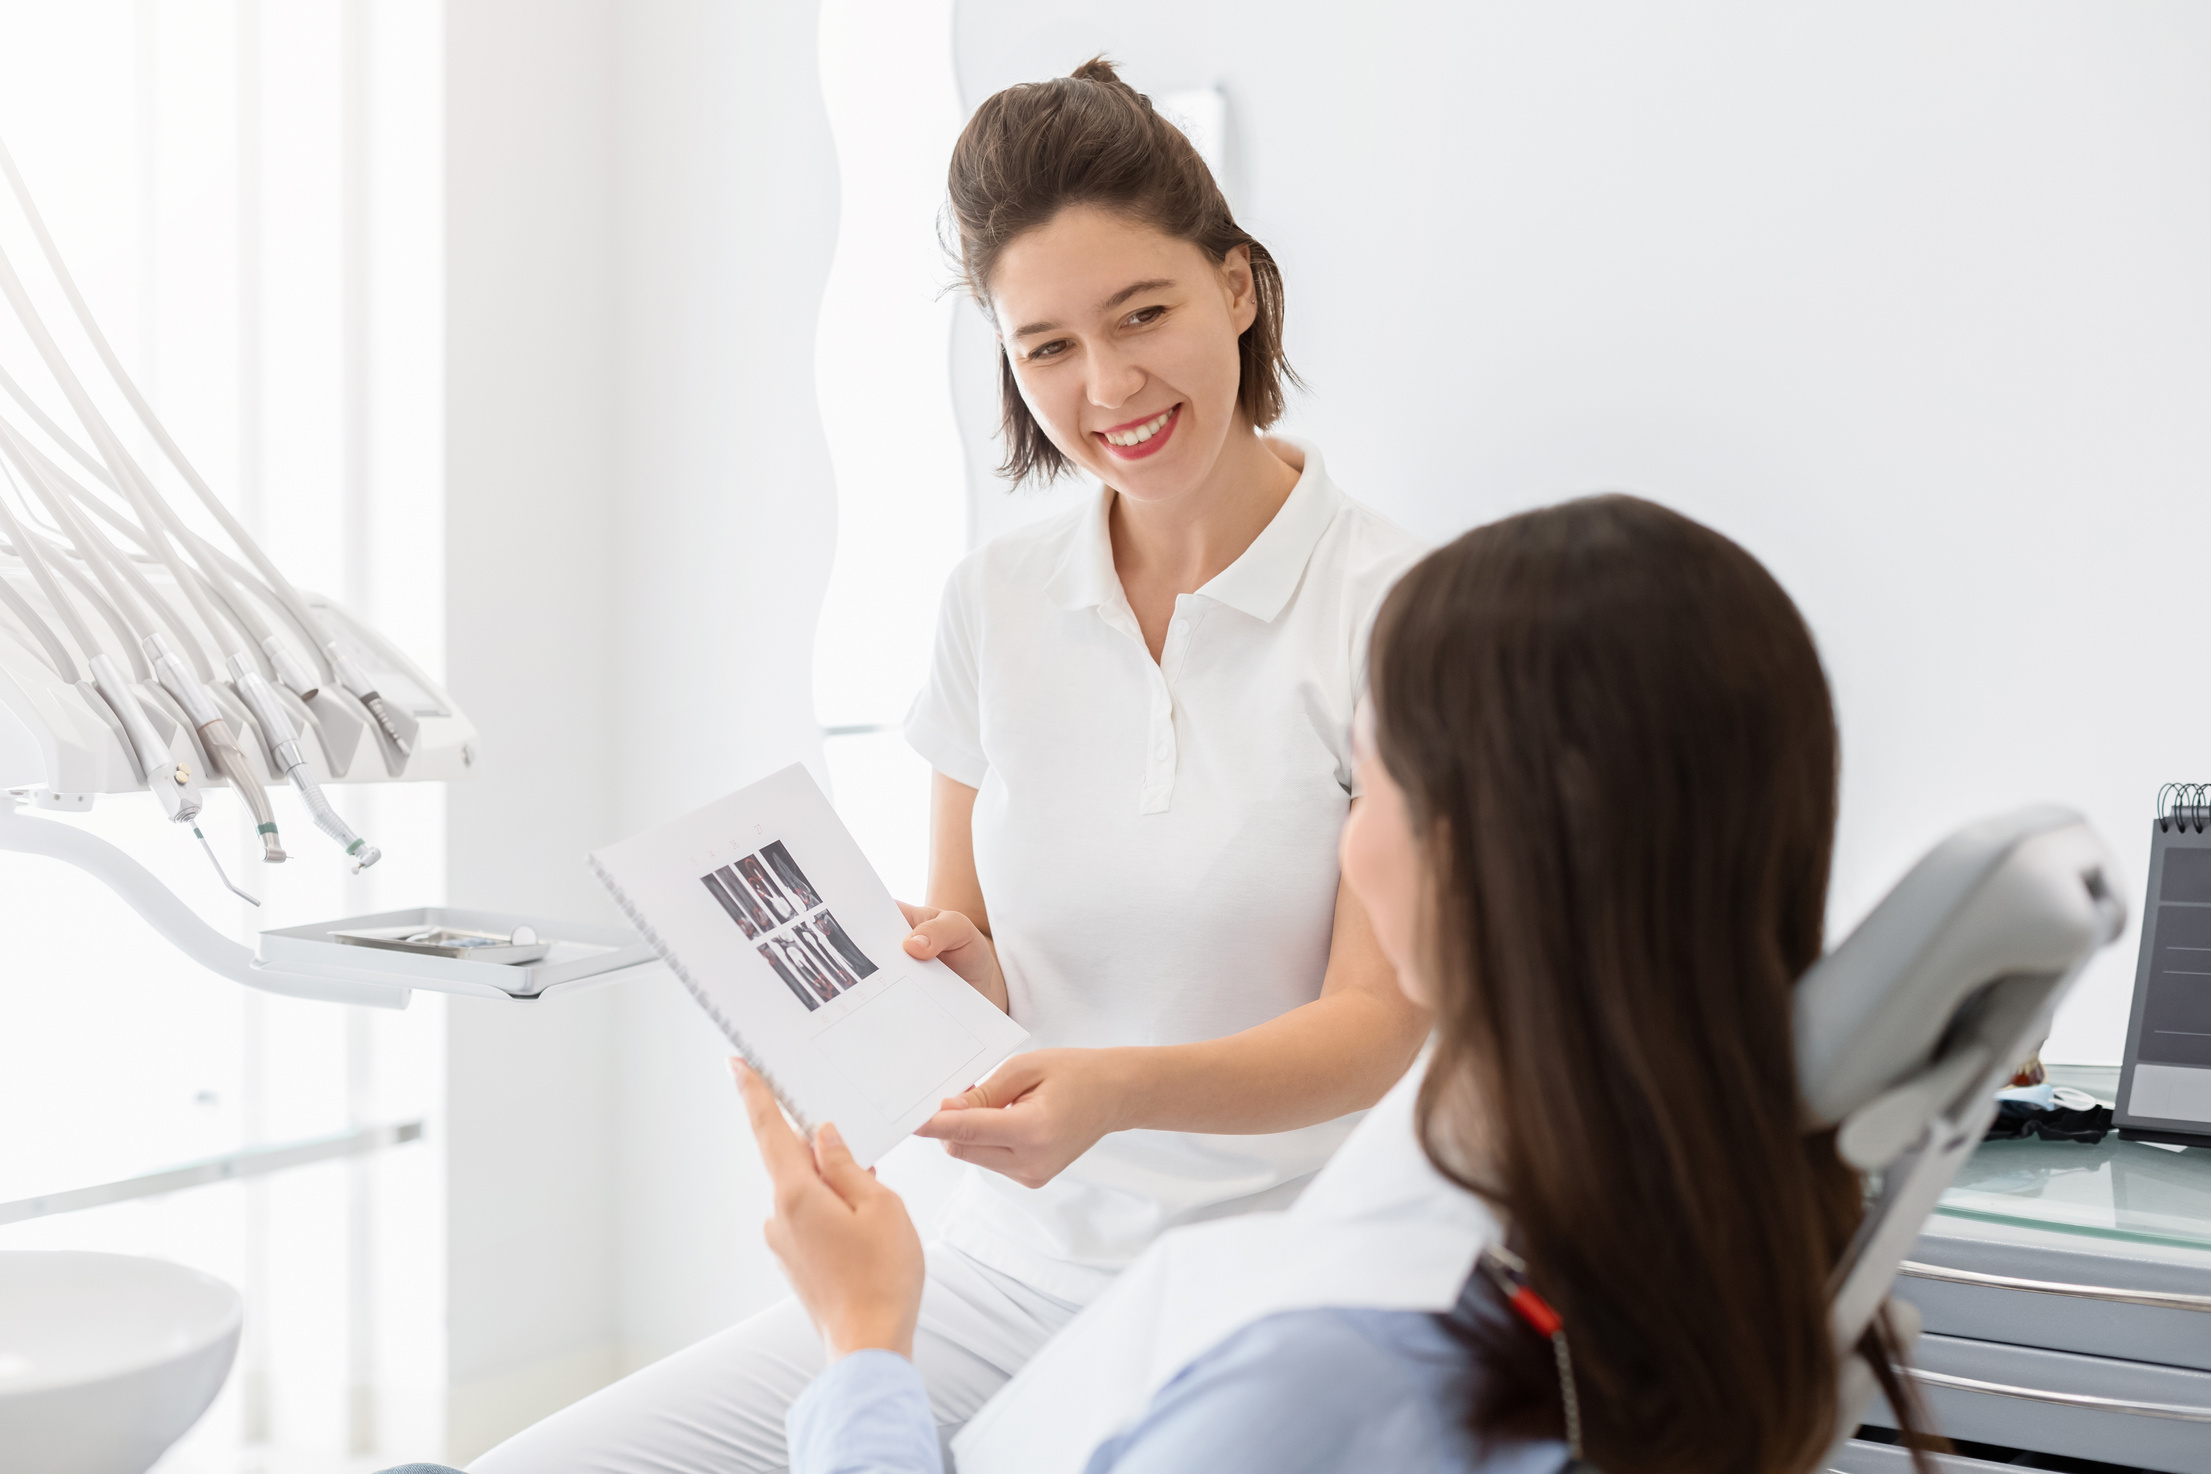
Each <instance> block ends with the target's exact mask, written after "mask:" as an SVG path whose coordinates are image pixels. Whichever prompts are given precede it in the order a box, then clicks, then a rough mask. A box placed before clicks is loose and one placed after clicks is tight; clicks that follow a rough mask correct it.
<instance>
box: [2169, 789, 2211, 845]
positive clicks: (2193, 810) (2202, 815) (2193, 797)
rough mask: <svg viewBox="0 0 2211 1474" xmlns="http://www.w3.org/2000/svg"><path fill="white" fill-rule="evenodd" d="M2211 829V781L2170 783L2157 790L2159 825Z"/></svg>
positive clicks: (2202, 829) (2201, 831)
mask: <svg viewBox="0 0 2211 1474" xmlns="http://www.w3.org/2000/svg"><path fill="white" fill-rule="evenodd" d="M2176 826H2177V827H2179V828H2182V829H2192V830H2194V831H2195V832H2196V833H2198V834H2201V833H2203V832H2204V831H2205V830H2206V829H2211V783H2168V784H2166V785H2165V786H2164V787H2162V788H2160V789H2158V790H2157V827H2158V828H2159V829H2161V830H2166V829H2172V828H2174V827H2176Z"/></svg>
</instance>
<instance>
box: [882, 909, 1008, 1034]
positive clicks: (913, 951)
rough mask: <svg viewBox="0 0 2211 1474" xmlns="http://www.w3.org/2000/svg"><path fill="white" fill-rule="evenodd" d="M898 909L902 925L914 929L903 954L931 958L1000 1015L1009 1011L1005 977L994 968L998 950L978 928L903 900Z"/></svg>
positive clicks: (949, 913)
mask: <svg viewBox="0 0 2211 1474" xmlns="http://www.w3.org/2000/svg"><path fill="white" fill-rule="evenodd" d="M898 909H899V910H901V911H903V912H905V913H906V925H908V926H910V927H912V928H913V929H914V932H913V935H912V936H910V937H908V938H906V955H907V956H908V957H918V958H920V959H922V960H923V961H925V962H926V961H927V960H928V959H930V958H932V957H934V958H936V959H937V960H938V961H939V962H942V963H943V964H944V965H945V966H946V967H949V968H951V969H952V971H954V972H956V973H958V974H959V975H960V977H961V978H962V979H963V980H965V981H966V983H967V985H968V986H969V987H971V988H973V989H974V990H975V991H976V992H978V993H980V994H982V995H983V996H984V997H985V998H988V999H989V1000H990V1001H991V1002H993V1003H995V1004H997V1005H998V1009H999V1011H1000V1012H1001V1013H1004V1012H1010V1010H1009V1009H1008V1008H1007V1007H1006V975H1005V973H1004V972H1002V971H1000V969H999V967H998V949H997V948H996V947H994V946H992V945H991V941H990V938H989V937H986V936H984V935H983V931H982V928H981V927H978V926H977V925H976V924H975V923H974V922H973V921H971V920H969V919H968V918H967V917H965V916H962V915H961V914H960V913H959V912H957V911H940V910H938V909H937V908H936V907H934V906H909V905H907V904H906V903H905V902H904V901H900V902H899V903H898Z"/></svg>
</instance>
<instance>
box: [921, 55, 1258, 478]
mask: <svg viewBox="0 0 2211 1474" xmlns="http://www.w3.org/2000/svg"><path fill="white" fill-rule="evenodd" d="M949 185H950V190H951V196H952V217H953V221H954V223H955V224H956V226H957V228H958V231H959V266H960V275H961V278H962V280H963V282H964V283H965V285H966V287H967V290H968V293H969V294H970V295H971V296H973V297H974V299H975V300H976V302H977V303H979V304H980V305H981V306H982V309H983V310H984V311H985V312H988V311H990V295H989V282H990V274H991V271H992V269H993V268H994V267H996V266H997V264H998V257H999V256H1000V254H1001V253H1003V252H1004V251H1005V249H1006V247H1007V246H1008V245H1010V244H1012V242H1013V241H1014V240H1015V238H1016V237H1018V236H1021V235H1023V234H1025V233H1026V232H1028V231H1031V230H1034V229H1036V228H1037V227H1038V226H1041V225H1044V224H1047V223H1048V222H1050V221H1051V219H1052V218H1053V217H1054V216H1056V215H1058V214H1059V212H1060V211H1062V210H1064V209H1066V208H1067V207H1068V206H1069V205H1098V206H1102V207H1104V208H1106V209H1110V210H1115V211H1118V212H1120V213H1122V214H1125V215H1128V216H1130V217H1132V218H1134V219H1137V220H1141V221H1143V222H1144V223H1145V224H1147V225H1150V226H1153V227H1155V228H1156V229H1158V230H1161V231H1163V232H1165V233H1166V234H1168V235H1171V236H1173V237H1175V238H1176V239H1177V240H1185V241H1188V242H1190V243H1191V244H1192V245H1194V246H1196V247H1198V249H1200V250H1202V251H1204V252H1205V254H1206V255H1207V256H1208V257H1210V258H1212V260H1213V262H1214V264H1215V265H1218V264H1219V263H1221V262H1222V261H1225V260H1226V259H1228V253H1229V252H1230V251H1233V250H1235V249H1236V248H1237V247H1238V246H1243V247H1246V248H1247V249H1249V250H1250V252H1251V280H1252V289H1253V293H1254V295H1255V296H1257V298H1258V299H1259V315H1258V316H1257V317H1254V318H1253V319H1252V323H1251V326H1250V327H1248V328H1246V329H1244V331H1243V335H1242V336H1241V337H1240V338H1239V339H1238V340H1237V343H1236V349H1237V356H1238V358H1239V360H1240V361H1241V367H1242V378H1241V381H1240V382H1239V384H1238V387H1237V393H1236V403H1237V407H1238V408H1239V409H1241V410H1242V411H1243V412H1244V417H1245V418H1246V419H1248V420H1250V421H1251V423H1252V427H1253V428H1254V429H1260V430H1263V429H1265V428H1266V427H1267V426H1269V425H1271V424H1273V423H1274V422H1275V421H1276V420H1278V419H1280V418H1282V407H1283V398H1284V386H1285V385H1294V384H1297V382H1298V378H1297V375H1296V374H1295V373H1294V372H1293V371H1292V370H1291V368H1290V361H1289V359H1288V357H1287V356H1286V355H1285V354H1284V353H1283V350H1282V272H1281V270H1280V268H1278V267H1277V266H1276V265H1275V262H1274V257H1273V256H1272V255H1271V254H1269V253H1268V251H1267V248H1266V247H1265V246H1263V245H1261V244H1259V242H1258V241H1256V240H1254V239H1252V237H1251V235H1250V233H1249V232H1247V231H1245V230H1244V229H1243V228H1242V227H1241V226H1239V225H1238V224H1237V223H1236V217H1235V216H1234V215H1233V214H1231V213H1230V211H1229V208H1228V200H1227V198H1226V197H1225V196H1223V195H1222V193H1221V187H1220V185H1219V184H1218V183H1216V182H1215V180H1214V178H1213V171H1212V170H1210V169H1208V168H1206V166H1205V160H1204V159H1202V158H1200V157H1199V156H1198V151H1197V149H1196V148H1195V147H1193V146H1192V145H1191V142H1190V140H1189V139H1188V138H1186V137H1184V136H1183V134H1182V130H1181V129H1179V128H1177V127H1175V125H1174V124H1172V123H1170V122H1168V121H1167V120H1166V119H1165V118H1162V117H1161V116H1160V115H1159V114H1158V113H1157V112H1155V111H1153V109H1152V103H1151V99H1150V98H1148V97H1146V96H1145V95H1144V94H1143V93H1141V92H1138V91H1137V90H1136V89H1135V88H1133V87H1131V86H1129V84H1128V83H1126V82H1124V81H1122V80H1121V78H1120V76H1119V74H1117V73H1116V72H1115V71H1114V69H1113V63H1111V62H1109V61H1107V60H1106V59H1105V58H1103V57H1093V58H1091V59H1090V60H1089V61H1086V62H1084V63H1083V64H1082V65H1081V66H1079V67H1077V68H1075V70H1074V72H1073V74H1072V75H1069V76H1065V77H1054V78H1053V79H1052V80H1050V81H1049V82H1024V83H1022V84H1021V85H1019V86H1017V87H1008V88H1007V89H1006V90H1005V91H1003V92H1000V93H997V94H996V95H994V96H992V97H991V98H990V99H989V100H987V101H986V102H984V103H983V105H982V106H981V107H979V108H977V109H976V110H975V116H974V117H972V118H970V119H968V121H967V127H966V128H965V129H963V130H962V131H961V133H960V141H959V142H958V143H957V144H956V145H954V147H953V149H952V167H951V171H950V178H949ZM998 397H999V413H1000V422H999V424H1000V433H1001V434H1002V435H1003V436H1004V437H1005V442H1006V457H1005V460H1004V461H1002V462H1001V463H1000V464H999V467H998V474H999V475H1001V476H1003V477H1005V478H1006V479H1007V480H1009V481H1014V482H1020V481H1022V480H1025V479H1027V478H1028V477H1029V476H1031V475H1036V476H1041V477H1042V478H1043V479H1044V480H1046V481H1049V480H1051V479H1053V478H1054V477H1056V476H1058V475H1059V474H1060V473H1061V472H1062V471H1064V470H1066V469H1067V465H1068V461H1067V457H1066V456H1065V455H1064V454H1062V453H1061V451H1060V448H1059V447H1058V446H1056V445H1054V444H1052V442H1051V440H1050V439H1049V438H1048V437H1047V436H1046V435H1045V433H1044V427H1043V426H1041V425H1039V424H1038V423H1037V422H1036V417H1035V416H1033V415H1031V414H1030V413H1029V407H1028V405H1026V404H1024V403H1023V402H1022V399H1021V386H1020V385H1019V384H1018V383H1017V382H1016V381H1015V379H1014V376H1013V364H1012V362H1011V361H1010V360H1009V359H1008V358H1007V357H1006V355H1005V354H1004V353H1001V354H1000V355H999V358H998Z"/></svg>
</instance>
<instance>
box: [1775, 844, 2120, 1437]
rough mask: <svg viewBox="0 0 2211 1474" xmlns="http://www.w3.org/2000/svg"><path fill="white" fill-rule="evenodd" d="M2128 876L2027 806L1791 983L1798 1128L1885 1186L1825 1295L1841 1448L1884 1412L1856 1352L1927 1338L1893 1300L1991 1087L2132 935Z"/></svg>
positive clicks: (1917, 871) (1976, 1136)
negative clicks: (2125, 888) (1868, 1339)
mask: <svg viewBox="0 0 2211 1474" xmlns="http://www.w3.org/2000/svg"><path fill="white" fill-rule="evenodd" d="M2118 877H2119V870H2118V865H2117V863H2116V861H2114V859H2113V858H2112V856H2111V853H2110V851H2109V850H2108V849H2106V848H2105V846H2104V844H2103V842H2102V840H2101V839H2099V838H2098V837H2097V835H2096V834H2095V832H2094V831H2093V830H2091V829H2090V828H2089V827H2088V825H2087V823H2086V822H2085V821H2084V820H2082V819H2081V817H2080V816H2079V815H2077V814H2074V813H2071V812H2069V811H2067V810H2064V809H2059V808H2051V807H2034V808H2026V809H2020V810H2016V811H2014V812H2012V813H2010V814H2005V815H2001V816H1999V817H1997V818H1993V819H1989V820H1986V821H1984V822H1982V823H1978V824H1974V825H1971V826H1969V827H1967V828H1965V829H1962V830H1960V831H1958V833H1956V834H1954V835H1952V836H1951V837H1950V838H1949V839H1947V840H1945V841H1944V842H1943V843H1942V844H1940V845H1938V846H1936V848H1935V849H1933V850H1932V851H1930V852H1929V853H1928V854H1927V856H1926V858H1924V859H1922V860H1921V861H1920V862H1919V863H1918V864H1917V865H1915V866H1914V867H1913V868H1912V869H1911V871H1910V872H1909V873H1908V874H1907V875H1905V877H1904V878H1903V880H1901V881H1899V882H1898V883H1897V885H1896V888H1895V889H1894V890H1892V891H1890V892H1889V894H1888V895H1887V896H1886V897H1884V898H1883V899H1882V901H1881V903H1880V905H1878V906H1876V907H1875V908H1874V909H1873V911H1872V912H1871V913H1870V914H1869V915H1868V916H1867V917H1866V919H1865V920H1864V921H1863V922H1861V923H1860V924H1859V925H1858V927H1857V929H1856V930H1855V931H1853V932H1852V933H1851V934H1850V936H1849V937H1848V938H1847V939H1846V940H1844V942H1843V943H1842V945H1840V946H1839V947H1837V948H1836V949H1835V950H1834V951H1832V952H1830V953H1829V954H1828V955H1827V956H1825V957H1823V958H1821V959H1820V961H1819V962H1818V963H1816V964H1814V966H1813V967H1812V969H1811V970H1810V971H1809V972H1807V973H1806V974H1805V975H1804V977H1803V979H1802V980H1801V981H1800V982H1799V983H1798V984H1797V990H1796V1019H1795V1037H1796V1055H1797V1082H1798V1091H1799V1093H1800V1094H1801V1096H1802V1097H1803V1106H1804V1127H1805V1129H1806V1130H1807V1131H1820V1130H1827V1129H1835V1130H1836V1132H1837V1136H1836V1146H1837V1149H1838V1150H1839V1151H1840V1152H1841V1154H1842V1156H1843V1159H1844V1160H1845V1161H1847V1162H1849V1163H1850V1164H1851V1165H1852V1166H1853V1167H1856V1168H1857V1169H1859V1170H1860V1171H1862V1172H1867V1173H1878V1174H1879V1183H1880V1188H1879V1192H1878V1193H1877V1195H1876V1196H1875V1198H1874V1200H1873V1201H1872V1203H1871V1204H1870V1205H1869V1206H1868V1208H1867V1211H1866V1216H1865V1219H1864V1222H1863V1223H1862V1224H1861V1225H1860V1227H1859V1230H1858V1233H1857V1236H1856V1237H1855V1238H1854V1239H1853V1240H1852V1242H1851V1244H1850V1246H1849V1248H1848V1249H1847V1250H1846V1251H1845V1253H1844V1255H1843V1259H1842V1262H1841V1263H1840V1264H1838V1265H1837V1266H1836V1269H1835V1272H1834V1277H1833V1280H1832V1282H1831V1286H1830V1289H1831V1303H1832V1306H1833V1317H1834V1320H1833V1325H1834V1338H1835V1348H1836V1352H1837V1355H1838V1358H1839V1359H1840V1360H1841V1362H1842V1366H1843V1379H1842V1388H1841V1400H1840V1403H1839V1405H1838V1407H1837V1410H1836V1426H1837V1429H1838V1444H1839V1443H1840V1441H1841V1440H1843V1439H1847V1438H1848V1437H1849V1436H1850V1431H1851V1430H1852V1429H1854V1428H1856V1427H1857V1426H1858V1424H1859V1422H1860V1421H1861V1416H1862V1414H1863V1413H1864V1412H1865V1409H1866V1408H1867V1406H1868V1405H1869V1404H1870V1403H1871V1402H1872V1400H1873V1396H1874V1392H1875V1386H1874V1378H1873V1373H1872V1369H1871V1368H1870V1367H1869V1366H1868V1365H1867V1364H1866V1362H1865V1361H1864V1360H1863V1359H1862V1358H1861V1357H1859V1356H1858V1355H1857V1347H1858V1343H1859V1340H1860V1338H1861V1337H1862V1336H1863V1335H1864V1334H1865V1332H1866V1329H1867V1328H1868V1327H1869V1326H1870V1325H1872V1324H1873V1321H1874V1318H1875V1316H1876V1315H1879V1314H1881V1313H1882V1310H1883V1307H1884V1305H1885V1306H1886V1308H1887V1315H1888V1324H1889V1327H1890V1330H1891V1333H1892V1334H1893V1335H1894V1336H1895V1338H1896V1339H1897V1340H1899V1341H1901V1342H1903V1343H1905V1344H1906V1345H1909V1343H1910V1342H1911V1341H1912V1340H1913V1339H1914V1338H1915V1337H1916V1336H1917V1335H1918V1329H1919V1322H1918V1313H1917V1311H1916V1310H1914V1309H1913V1308H1912V1307H1911V1306H1909V1305H1907V1304H1905V1303H1903V1302H1901V1301H1893V1300H1889V1299H1888V1295H1889V1291H1890V1289H1891V1287H1892V1286H1893V1285H1894V1283H1895V1280H1896V1275H1897V1272H1898V1266H1899V1265H1901V1264H1902V1263H1903V1261H1904V1259H1905V1258H1906V1257H1907V1256H1908V1254H1909V1253H1910V1251H1911V1247H1912V1243H1913V1241H1914V1240H1915V1239H1916V1238H1917V1237H1918V1235H1919V1231H1920V1227H1921V1225H1922V1224H1923V1223H1924V1222H1925V1221H1926V1218H1927V1215H1928V1214H1930V1213H1931V1212H1933V1211H1934V1208H1935V1204H1936V1202H1937V1200H1939V1199H1940V1198H1941V1196H1942V1194H1943V1192H1944V1190H1945V1189H1947V1188H1948V1187H1949V1186H1950V1183H1951V1180H1952V1179H1953V1178H1954V1177H1955V1176H1956V1175H1957V1172H1958V1169H1959V1168H1960V1167H1961V1166H1963V1165H1964V1162H1965V1159H1966V1158H1967V1157H1968V1156H1970V1155H1971V1154H1972V1152H1973V1149H1974V1148H1975V1147H1977V1146H1978V1145H1980V1142H1981V1138H1982V1137H1983V1135H1984V1134H1986V1132H1987V1130H1988V1125H1989V1122H1990V1121H1991V1120H1992V1119H1993V1118H1994V1116H1995V1114H1996V1099H1995V1092H1996V1091H1997V1090H1998V1089H1999V1088H2001V1087H2002V1086H2003V1085H2004V1084H2005V1083H2006V1081H2007V1079H2008V1077H2009V1076H2010V1074H2011V1072H2012V1070H2013V1069H2014V1067H2015V1066H2016V1065H2017V1064H2018V1063H2019V1061H2021V1060H2023V1059H2025V1058H2027V1057H2028V1056H2029V1055H2030V1054H2032V1053H2033V1052H2034V1051H2035V1049H2036V1047H2037V1046H2038V1045H2039V1044H2040V1042H2041V1041H2042V1039H2043V1038H2044V1037H2046V1036H2047V1034H2048V1032H2049V1025H2050V1018H2051V1015H2052V1013H2053V1012H2054V1011H2055V1010H2056V1008H2057V1005H2058V1003H2059V1002H2060V1001H2061V1000H2062V999H2063V998H2064V996H2065V994H2066V992H2067V990H2068V989H2070V988H2071V987H2072V985H2073V983H2074V982H2075V980H2077V979H2078V978H2079V976H2080V974H2081V970H2082V969H2083V968H2084V967H2086V966H2087V964H2088V961H2089V959H2090V958H2091V957H2093V956H2094V955H2095V954H2096V953H2097V952H2098V951H2099V950H2101V949H2102V948H2103V947H2105V946H2107V945H2108V944H2110V943H2111V942H2112V941H2114V940H2116V939H2117V938H2118V936H2119V934H2120V932H2122V931H2123V930H2125V928H2126V920H2127V914H2126V906H2125V904H2124V903H2123V902H2122V901H2121V900H2120V899H2119V880H2118ZM1829 1462H1832V1459H1830V1461H1829ZM1820 1467H1822V1468H1825V1467H1827V1465H1826V1464H1822V1465H1821V1466H1820Z"/></svg>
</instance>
